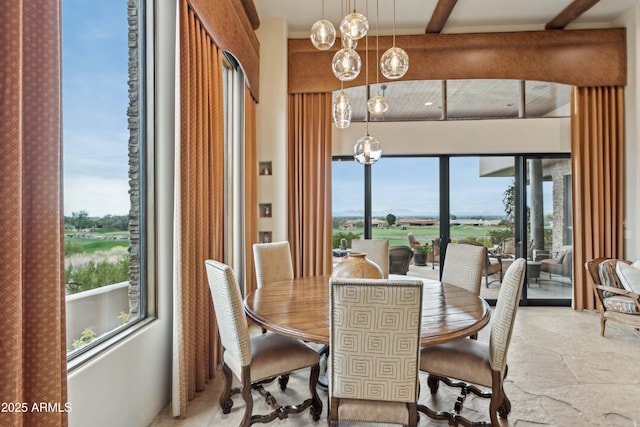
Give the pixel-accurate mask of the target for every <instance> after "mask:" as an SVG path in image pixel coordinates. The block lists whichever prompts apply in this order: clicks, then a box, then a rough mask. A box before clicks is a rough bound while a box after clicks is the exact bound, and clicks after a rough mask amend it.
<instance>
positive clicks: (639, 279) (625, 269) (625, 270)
mask: <svg viewBox="0 0 640 427" xmlns="http://www.w3.org/2000/svg"><path fill="white" fill-rule="evenodd" d="M616 275H617V276H618V279H619V280H620V283H621V284H622V287H623V288H625V289H626V290H627V291H629V292H633V293H635V294H640V268H636V267H634V266H633V264H631V265H627V264H625V263H622V262H619V263H618V264H617V265H616Z"/></svg>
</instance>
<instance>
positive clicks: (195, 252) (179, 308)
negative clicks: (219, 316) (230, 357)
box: [173, 0, 224, 416]
mask: <svg viewBox="0 0 640 427" xmlns="http://www.w3.org/2000/svg"><path fill="white" fill-rule="evenodd" d="M223 107H224V106H223V86H222V52H221V51H220V50H219V49H218V48H217V47H216V46H215V44H213V41H212V40H211V38H210V37H209V36H208V34H207V33H206V31H205V30H204V28H203V27H202V25H201V23H200V21H199V20H198V18H197V16H196V15H195V14H194V13H193V11H192V10H191V9H190V8H189V6H188V5H187V0H182V1H181V2H180V141H179V143H178V144H179V150H178V155H177V156H178V159H177V162H178V169H179V184H178V185H177V188H178V191H179V193H178V195H177V203H178V209H177V215H178V218H177V222H178V224H177V237H176V245H177V247H176V248H175V252H176V254H177V268H176V270H177V277H176V282H175V285H174V286H175V291H174V301H175V302H174V307H175V308H174V316H175V321H174V327H175V330H174V336H175V338H174V342H175V347H174V378H177V382H178V384H174V394H173V414H174V415H181V416H184V415H185V414H186V407H187V402H188V400H190V399H192V398H193V397H194V396H195V392H196V391H199V390H203V389H204V385H205V383H206V382H207V381H208V380H209V378H212V377H213V375H214V370H215V367H216V365H217V364H218V363H219V361H220V356H221V354H222V352H221V347H220V344H219V338H218V331H217V325H216V321H215V315H214V311H213V304H212V302H211V297H210V294H209V285H208V282H207V277H206V272H205V268H204V261H205V259H208V258H211V259H215V260H219V261H223V240H224V216H223V214H224V132H223V122H224V115H223Z"/></svg>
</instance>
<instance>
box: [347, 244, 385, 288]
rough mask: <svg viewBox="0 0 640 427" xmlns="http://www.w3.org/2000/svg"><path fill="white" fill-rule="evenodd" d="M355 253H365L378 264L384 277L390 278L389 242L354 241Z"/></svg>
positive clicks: (353, 248)
mask: <svg viewBox="0 0 640 427" xmlns="http://www.w3.org/2000/svg"><path fill="white" fill-rule="evenodd" d="M351 250H352V251H353V252H364V253H366V254H367V258H369V259H370V260H371V261H373V262H375V263H376V264H378V267H380V270H382V277H383V278H384V279H388V278H389V241H388V240H375V239H354V240H352V241H351Z"/></svg>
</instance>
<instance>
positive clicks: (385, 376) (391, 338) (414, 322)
mask: <svg viewBox="0 0 640 427" xmlns="http://www.w3.org/2000/svg"><path fill="white" fill-rule="evenodd" d="M422 286H423V285H422V282H421V281H419V280H385V279H337V278H336V279H332V281H331V288H330V297H329V301H330V302H329V305H330V309H329V311H330V320H329V329H330V348H331V351H330V362H331V377H330V385H329V387H330V390H331V391H330V393H331V395H332V396H334V397H338V398H350V399H363V400H378V401H387V402H415V401H417V397H418V372H419V351H420V326H421V319H422Z"/></svg>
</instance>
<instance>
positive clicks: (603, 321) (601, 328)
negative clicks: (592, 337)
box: [600, 314, 607, 337]
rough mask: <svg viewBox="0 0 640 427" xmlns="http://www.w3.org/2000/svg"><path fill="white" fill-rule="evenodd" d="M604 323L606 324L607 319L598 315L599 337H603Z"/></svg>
mask: <svg viewBox="0 0 640 427" xmlns="http://www.w3.org/2000/svg"><path fill="white" fill-rule="evenodd" d="M605 323H607V318H606V317H604V316H603V315H602V314H601V315H600V336H601V337H603V336H604V328H605Z"/></svg>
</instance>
